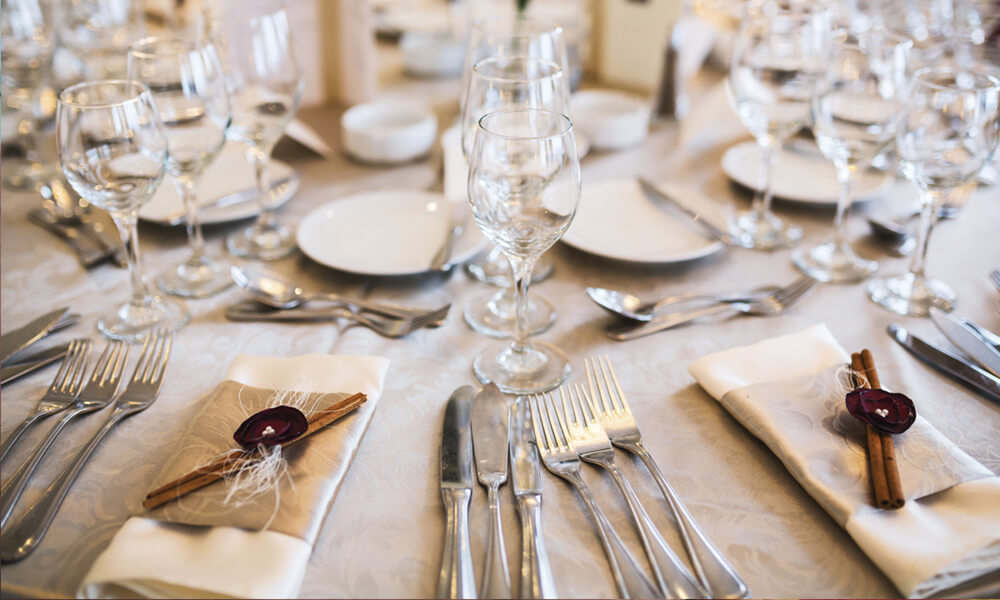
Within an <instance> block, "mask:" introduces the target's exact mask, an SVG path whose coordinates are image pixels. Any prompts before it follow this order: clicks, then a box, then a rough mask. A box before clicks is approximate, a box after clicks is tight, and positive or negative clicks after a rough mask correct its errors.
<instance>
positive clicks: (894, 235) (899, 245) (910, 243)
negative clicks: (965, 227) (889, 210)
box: [868, 206, 958, 256]
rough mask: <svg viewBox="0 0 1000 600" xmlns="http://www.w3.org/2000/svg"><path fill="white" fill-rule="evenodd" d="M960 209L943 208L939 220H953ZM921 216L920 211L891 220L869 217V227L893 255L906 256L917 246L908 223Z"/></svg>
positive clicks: (876, 216) (875, 216)
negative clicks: (888, 247) (887, 245)
mask: <svg viewBox="0 0 1000 600" xmlns="http://www.w3.org/2000/svg"><path fill="white" fill-rule="evenodd" d="M957 212H958V209H956V208H954V207H950V206H942V207H941V209H940V210H939V211H938V218H939V219H951V218H954V217H955V215H956V214H957ZM919 216H920V209H919V208H918V209H915V210H911V211H910V212H909V213H907V214H905V215H902V216H900V217H897V218H895V219H890V218H888V217H881V216H878V215H869V216H868V225H869V226H870V227H871V230H872V235H874V236H875V238H876V239H878V240H879V241H882V242H885V243H887V244H889V245H890V246H891V249H892V250H893V253H895V254H898V255H899V256H906V255H908V254H910V253H911V252H913V249H914V248H915V247H916V245H917V240H916V237H915V236H914V235H913V234H912V233H910V232H909V231H908V230H907V228H906V223H908V222H910V221H911V220H913V219H915V218H917V217H919Z"/></svg>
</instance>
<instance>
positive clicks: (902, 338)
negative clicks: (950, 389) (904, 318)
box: [889, 325, 1000, 402]
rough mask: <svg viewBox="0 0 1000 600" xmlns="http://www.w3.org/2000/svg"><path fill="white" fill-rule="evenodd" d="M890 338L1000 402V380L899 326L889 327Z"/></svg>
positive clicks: (935, 366)
mask: <svg viewBox="0 0 1000 600" xmlns="http://www.w3.org/2000/svg"><path fill="white" fill-rule="evenodd" d="M889 336H890V337H892V338H893V339H894V340H896V341H897V342H899V343H900V345H902V346H903V347H904V348H906V349H907V350H909V351H910V353H911V354H913V355H914V356H916V357H917V358H919V359H920V360H922V361H924V362H925V363H927V364H929V365H930V366H932V367H934V368H935V369H937V370H939V371H941V372H942V373H945V374H946V375H949V376H951V377H953V378H954V379H957V380H959V381H961V382H962V383H964V384H966V385H968V386H969V387H971V388H973V389H975V390H976V391H978V392H979V393H981V394H982V395H984V396H985V397H987V398H989V399H990V400H994V401H996V402H1000V378H998V377H994V376H993V375H990V374H989V373H987V372H986V371H984V370H982V369H980V368H979V367H976V366H974V365H970V364H969V363H967V362H965V361H963V360H962V359H960V358H958V357H956V356H952V355H951V354H949V353H947V352H945V351H944V350H941V349H940V348H937V347H935V346H932V345H931V344H928V343H927V342H925V341H923V340H922V339H920V338H918V337H917V336H915V335H913V334H911V333H910V332H908V331H906V329H904V328H902V327H900V326H898V325H889Z"/></svg>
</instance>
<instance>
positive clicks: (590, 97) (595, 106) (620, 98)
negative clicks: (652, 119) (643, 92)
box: [570, 90, 652, 150]
mask: <svg viewBox="0 0 1000 600" xmlns="http://www.w3.org/2000/svg"><path fill="white" fill-rule="evenodd" d="M570 111H571V114H572V116H573V123H574V124H575V125H576V126H577V127H579V128H580V131H582V132H583V133H584V134H585V135H586V136H587V137H588V138H589V139H590V143H591V145H592V146H593V148H594V149H595V150H624V149H625V148H631V147H633V146H638V145H639V144H641V143H642V142H643V141H644V140H645V139H646V136H647V135H649V116H650V113H651V112H652V107H651V105H650V103H649V102H645V101H643V100H640V99H639V98H636V97H635V96H630V95H628V94H624V93H622V92H616V91H612V90H584V91H582V92H577V93H575V94H573V98H572V100H571V102H570Z"/></svg>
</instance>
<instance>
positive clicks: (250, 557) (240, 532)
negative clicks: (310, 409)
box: [77, 354, 389, 598]
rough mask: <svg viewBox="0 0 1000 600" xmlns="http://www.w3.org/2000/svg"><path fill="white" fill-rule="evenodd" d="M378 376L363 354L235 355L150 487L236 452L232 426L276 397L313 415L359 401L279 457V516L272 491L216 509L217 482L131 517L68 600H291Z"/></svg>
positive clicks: (220, 486)
mask: <svg viewBox="0 0 1000 600" xmlns="http://www.w3.org/2000/svg"><path fill="white" fill-rule="evenodd" d="M388 366H389V361H388V360H386V359H384V358H377V357H368V356H332V355H320V354H310V355H305V356H296V357H288V358H273V357H258V356H245V355H241V356H239V357H237V359H236V360H235V361H234V362H233V364H232V366H231V367H230V368H229V372H228V374H227V375H226V380H225V381H224V382H223V383H221V384H220V385H219V386H218V387H217V388H216V389H215V390H214V391H213V392H212V393H211V394H210V395H209V396H208V397H207V399H206V401H205V403H204V407H203V409H202V411H201V413H200V414H199V415H198V417H196V418H195V419H194V420H193V421H192V425H191V428H190V430H189V432H188V434H187V436H185V439H182V440H179V442H180V443H179V444H178V447H177V451H176V452H175V453H174V455H173V456H172V457H171V458H170V459H168V460H167V462H166V466H165V468H164V470H163V472H162V473H161V474H160V476H158V477H157V478H156V480H154V482H153V483H152V485H151V486H150V489H153V488H155V487H158V486H160V485H162V484H165V483H168V482H170V481H173V480H174V479H176V478H177V477H179V476H181V475H184V474H185V473H188V472H190V471H192V470H194V469H195V468H197V467H200V466H203V465H205V464H207V463H208V462H211V460H212V459H213V458H215V457H216V456H218V455H219V454H220V453H221V452H224V451H226V450H228V449H230V448H233V447H235V442H234V441H233V440H232V434H233V432H234V431H235V429H236V427H237V426H239V424H240V423H241V422H242V421H243V420H244V419H246V418H247V417H248V416H249V415H251V414H254V413H255V412H258V411H259V410H262V409H263V408H267V407H268V405H269V403H271V402H272V400H273V398H274V395H275V394H276V393H277V394H286V393H287V394H296V395H297V396H298V397H299V398H300V399H303V397H304V398H306V399H307V401H308V402H310V403H312V404H315V408H316V409H317V410H318V409H322V408H326V407H327V406H329V405H331V404H333V403H335V402H337V401H338V400H340V399H342V398H344V397H346V396H348V395H350V394H353V393H356V392H362V393H364V394H367V396H368V401H367V402H365V403H364V404H362V405H361V406H360V407H359V408H358V409H357V410H355V411H354V412H353V413H351V414H349V415H347V416H345V417H343V418H342V419H341V420H340V421H337V422H335V423H334V424H332V425H330V426H328V427H327V428H325V429H323V430H320V431H317V432H316V433H315V434H313V435H311V436H310V437H309V438H307V439H305V440H303V441H302V442H301V443H299V444H296V445H295V446H292V447H289V448H287V449H285V450H283V452H285V453H286V454H285V456H286V458H287V460H288V475H289V477H285V478H282V479H281V480H280V483H279V485H278V492H279V499H280V502H279V503H278V504H277V506H278V508H277V509H275V506H276V505H275V495H274V493H273V492H268V493H265V494H263V495H262V496H259V497H257V498H255V499H254V500H252V501H250V502H248V503H247V504H245V505H243V506H239V507H236V508H234V507H233V506H231V505H225V504H224V503H223V502H222V497H223V496H224V495H225V491H226V486H227V484H226V483H223V482H219V483H215V484H212V485H209V486H207V487H205V488H202V489H200V490H198V491H195V492H193V493H191V494H190V495H188V496H185V497H182V498H180V499H178V500H177V501H174V502H172V503H168V504H166V505H163V506H161V507H158V508H155V509H153V510H152V511H150V512H148V513H146V514H144V515H143V516H136V517H131V518H129V520H128V521H127V522H126V523H125V525H124V526H123V527H122V528H121V530H119V531H118V533H117V534H115V537H114V538H113V539H112V540H111V544H110V545H109V546H108V548H107V549H106V550H105V551H104V552H103V553H102V554H101V555H100V556H98V558H97V561H96V562H95V563H94V565H93V566H92V567H91V569H90V572H89V573H87V575H86V576H85V577H84V579H83V582H82V583H81V585H80V588H79V590H78V592H77V593H78V596H79V597H82V598H98V597H135V596H137V595H138V596H146V597H180V598H184V597H195V596H199V597H202V596H206V595H210V596H216V597H251V598H291V597H295V596H296V595H297V594H298V590H299V587H300V585H301V584H302V578H303V577H304V575H305V570H306V565H307V563H308V561H309V555H310V553H311V552H312V547H313V544H314V543H315V541H316V538H317V536H318V535H319V531H320V528H321V526H322V523H323V519H324V517H325V516H326V512H327V510H328V508H329V506H330V504H331V503H332V502H333V499H334V497H335V496H336V493H337V489H338V488H339V487H340V483H341V481H342V480H343V478H344V475H345V473H346V472H347V469H348V467H349V466H350V463H351V460H352V459H353V458H354V454H355V453H356V452H357V449H358V446H359V444H360V443H361V438H362V437H363V436H364V433H365V430H366V429H367V427H368V423H369V422H370V421H371V417H372V414H373V413H374V411H375V406H376V404H377V403H378V399H379V396H380V395H381V393H382V382H383V380H384V378H385V373H386V370H387V369H388Z"/></svg>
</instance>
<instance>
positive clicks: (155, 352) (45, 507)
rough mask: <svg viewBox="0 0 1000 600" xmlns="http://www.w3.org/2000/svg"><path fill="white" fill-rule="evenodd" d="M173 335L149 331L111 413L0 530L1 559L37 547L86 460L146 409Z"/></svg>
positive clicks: (157, 389) (20, 556) (153, 397)
mask: <svg viewBox="0 0 1000 600" xmlns="http://www.w3.org/2000/svg"><path fill="white" fill-rule="evenodd" d="M172 340H173V334H172V333H170V332H165V331H161V330H157V331H153V332H150V333H149V334H148V335H147V336H146V341H145V342H144V343H143V345H142V353H141V354H140V355H139V361H138V363H137V364H136V366H135V372H134V373H133V375H132V379H131V380H130V381H129V384H128V387H126V388H125V391H124V392H123V393H122V394H121V395H120V396H119V397H118V399H117V400H116V401H115V403H114V406H113V407H112V409H111V415H110V416H109V417H108V420H107V421H106V422H105V423H104V425H103V426H102V427H101V428H100V429H99V430H97V433H95V434H94V436H93V437H92V438H91V439H90V441H89V442H88V443H87V445H86V446H84V448H83V450H82V451H81V452H80V453H79V454H78V455H77V456H76V458H75V459H74V460H73V462H72V463H71V464H70V466H69V467H68V468H67V469H66V470H65V471H63V472H62V473H61V474H60V475H59V476H58V477H57V478H56V479H55V481H53V482H52V484H51V485H49V487H48V488H46V490H45V491H44V492H42V496H41V497H40V498H39V499H38V501H37V502H36V503H35V504H33V505H32V506H31V507H30V508H28V510H27V511H26V512H25V513H24V514H23V515H22V516H21V518H20V519H18V520H17V521H15V522H14V523H13V524H12V525H10V526H8V527H6V528H5V529H3V530H0V562H4V563H8V562H14V561H18V560H21V559H23V558H25V557H26V556H28V555H29V554H31V552H32V551H34V549H35V548H37V547H38V544H39V542H41V541H42V538H44V537H45V533H46V532H47V531H48V529H49V525H51V524H52V519H53V518H55V515H56V512H58V511H59V507H60V506H62V502H63V500H64V499H65V498H66V493H67V492H69V488H70V487H71V486H72V485H73V482H74V481H75V480H76V477H77V475H79V474H80V471H81V470H82V469H83V466H84V464H86V462H87V459H88V458H90V455H91V454H93V452H94V450H96V449H97V446H98V445H99V444H100V443H101V440H103V439H104V436H106V435H107V434H108V432H110V431H111V429H113V428H114V426H115V425H117V424H118V423H119V422H121V421H122V419H125V418H127V417H130V416H132V415H134V414H136V413H139V412H141V411H143V410H146V409H147V408H149V406H150V405H151V404H152V403H153V401H154V400H156V397H157V395H158V394H159V392H160V386H161V385H162V384H163V373H164V370H165V369H166V366H167V360H168V359H169V358H170V348H171V342H172Z"/></svg>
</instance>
